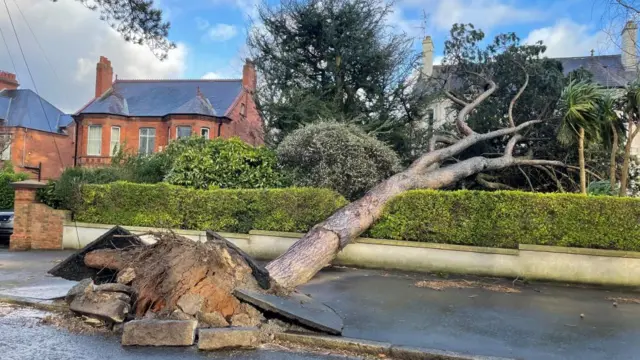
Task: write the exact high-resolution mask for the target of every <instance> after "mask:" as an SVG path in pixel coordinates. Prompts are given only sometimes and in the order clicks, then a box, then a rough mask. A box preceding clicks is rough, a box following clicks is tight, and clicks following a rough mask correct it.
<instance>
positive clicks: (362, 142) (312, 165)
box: [277, 122, 400, 200]
mask: <svg viewBox="0 0 640 360" xmlns="http://www.w3.org/2000/svg"><path fill="white" fill-rule="evenodd" d="M277 154H278V160H279V163H280V165H281V166H282V167H283V168H284V169H285V171H288V172H290V174H291V177H292V180H293V181H294V183H295V184H296V185H298V186H314V187H323V188H329V189H333V190H335V191H337V192H339V193H340V194H342V195H343V196H345V197H346V198H348V199H351V200H353V199H356V198H358V197H360V196H362V195H363V194H364V193H365V192H366V191H367V190H369V189H370V188H371V187H373V186H374V185H376V184H377V183H378V182H380V181H381V180H383V179H386V178H387V177H389V176H391V175H393V174H394V173H395V172H397V171H398V170H399V169H400V160H399V158H398V156H397V155H396V153H395V152H394V151H393V150H392V149H391V148H389V147H388V146H387V145H385V144H384V143H383V142H381V141H379V140H377V139H375V138H373V137H371V136H369V135H367V134H365V133H364V132H363V131H362V130H360V129H359V128H358V127H356V126H354V125H346V124H339V123H333V122H325V123H316V124H310V125H307V126H305V127H303V128H301V129H298V130H296V131H294V132H292V133H291V134H289V135H288V136H287V137H285V138H284V139H283V140H282V142H281V143H280V145H279V146H278V149H277Z"/></svg>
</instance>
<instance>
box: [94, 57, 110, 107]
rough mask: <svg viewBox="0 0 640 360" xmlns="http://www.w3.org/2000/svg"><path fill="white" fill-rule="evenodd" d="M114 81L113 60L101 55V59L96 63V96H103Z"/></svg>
mask: <svg viewBox="0 0 640 360" xmlns="http://www.w3.org/2000/svg"><path fill="white" fill-rule="evenodd" d="M112 83H113V68H112V67H111V61H109V59H107V58H106V57H104V56H100V61H98V64H97V65H96V97H100V96H102V94H104V93H105V92H106V91H107V90H109V89H110V88H111V85H112Z"/></svg>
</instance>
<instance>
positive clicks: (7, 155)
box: [0, 135, 11, 160]
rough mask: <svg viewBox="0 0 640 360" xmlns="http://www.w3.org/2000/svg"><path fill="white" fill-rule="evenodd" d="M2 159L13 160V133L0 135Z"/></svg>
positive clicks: (0, 154) (0, 155) (0, 157)
mask: <svg viewBox="0 0 640 360" xmlns="http://www.w3.org/2000/svg"><path fill="white" fill-rule="evenodd" d="M0 160H11V135H0Z"/></svg>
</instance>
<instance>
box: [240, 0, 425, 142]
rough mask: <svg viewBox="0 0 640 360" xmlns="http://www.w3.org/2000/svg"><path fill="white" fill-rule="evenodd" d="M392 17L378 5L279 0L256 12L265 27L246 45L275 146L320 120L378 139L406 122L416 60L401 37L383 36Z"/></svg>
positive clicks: (358, 0) (367, 0)
mask: <svg viewBox="0 0 640 360" xmlns="http://www.w3.org/2000/svg"><path fill="white" fill-rule="evenodd" d="M391 11H392V7H391V4H390V3H385V2H381V1H378V0H328V1H324V0H282V1H281V2H280V3H279V4H277V5H273V6H271V5H266V4H265V5H263V6H262V7H260V8H259V11H258V20H259V21H260V22H261V23H262V25H263V26H261V27H256V28H255V30H254V31H253V32H252V33H251V34H250V35H249V38H248V44H249V46H250V48H251V52H252V56H253V59H254V61H255V64H256V67H257V69H258V71H259V72H260V79H261V80H262V83H261V85H260V86H259V89H258V92H257V95H258V103H259V108H260V110H261V112H262V114H263V116H264V118H265V120H266V122H267V125H268V130H269V131H268V134H270V135H271V136H272V137H273V139H274V141H276V142H278V141H280V140H281V139H282V138H283V137H284V136H286V135H287V134H288V133H290V132H291V131H293V130H295V129H297V128H299V127H301V126H302V125H304V124H308V123H313V122H318V121H321V120H322V119H326V118H332V119H335V120H336V121H340V122H345V123H351V124H354V125H358V126H360V127H362V128H363V129H364V130H365V131H367V132H369V133H372V134H376V135H379V134H385V133H389V132H390V131H391V130H392V129H394V128H395V127H397V126H398V125H399V124H400V125H401V124H402V123H403V121H405V119H406V116H405V115H406V112H407V111H406V109H407V108H408V107H407V106H404V105H406V104H403V102H405V103H406V101H408V100H409V97H408V91H407V88H408V87H409V85H410V84H409V83H408V80H409V79H410V75H411V73H412V71H413V70H414V69H416V64H417V61H418V60H419V55H418V54H417V53H416V52H415V51H414V50H413V49H412V44H411V40H410V39H409V38H408V37H407V36H406V35H404V34H397V33H394V32H393V31H392V30H391V29H389V27H388V23H387V20H389V15H390V13H391Z"/></svg>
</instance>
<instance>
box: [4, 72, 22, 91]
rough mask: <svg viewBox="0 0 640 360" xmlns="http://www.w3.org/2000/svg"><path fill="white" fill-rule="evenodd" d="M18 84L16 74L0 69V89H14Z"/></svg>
mask: <svg viewBox="0 0 640 360" xmlns="http://www.w3.org/2000/svg"><path fill="white" fill-rule="evenodd" d="M18 86H20V84H18V80H16V74H12V73H10V72H6V71H0V91H2V90H4V89H7V90H15V89H17V88H18Z"/></svg>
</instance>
